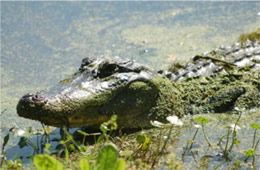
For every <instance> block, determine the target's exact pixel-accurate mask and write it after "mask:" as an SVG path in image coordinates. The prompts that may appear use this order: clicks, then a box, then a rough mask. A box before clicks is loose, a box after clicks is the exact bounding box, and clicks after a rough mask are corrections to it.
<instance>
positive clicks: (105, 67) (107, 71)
mask: <svg viewBox="0 0 260 170" xmlns="http://www.w3.org/2000/svg"><path fill="white" fill-rule="evenodd" d="M116 71H117V64H115V63H104V64H102V66H100V67H99V70H98V74H97V75H98V77H99V78H104V77H108V76H110V75H112V74H113V73H115V72H116Z"/></svg>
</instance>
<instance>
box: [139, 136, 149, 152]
mask: <svg viewBox="0 0 260 170" xmlns="http://www.w3.org/2000/svg"><path fill="white" fill-rule="evenodd" d="M136 141H137V142H138V143H139V144H142V150H146V149H148V147H149V145H150V143H151V139H150V138H148V137H147V136H146V135H145V134H138V135H137V137H136Z"/></svg>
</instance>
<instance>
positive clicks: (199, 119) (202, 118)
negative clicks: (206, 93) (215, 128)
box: [194, 116, 209, 124]
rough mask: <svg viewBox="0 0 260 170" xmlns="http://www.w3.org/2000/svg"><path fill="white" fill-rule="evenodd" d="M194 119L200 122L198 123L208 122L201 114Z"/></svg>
mask: <svg viewBox="0 0 260 170" xmlns="http://www.w3.org/2000/svg"><path fill="white" fill-rule="evenodd" d="M194 121H196V122H198V123H200V124H206V123H209V120H208V119H207V118H205V117H203V116H199V117H196V118H195V119H194Z"/></svg>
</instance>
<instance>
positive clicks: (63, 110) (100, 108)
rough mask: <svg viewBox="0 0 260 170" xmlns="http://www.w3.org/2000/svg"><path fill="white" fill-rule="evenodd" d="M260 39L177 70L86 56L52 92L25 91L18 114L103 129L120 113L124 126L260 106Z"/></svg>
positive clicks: (205, 56)
mask: <svg viewBox="0 0 260 170" xmlns="http://www.w3.org/2000/svg"><path fill="white" fill-rule="evenodd" d="M259 61H260V42H247V43H245V45H244V46H243V47H242V46H240V45H239V44H234V45H233V46H232V47H228V48H226V47H220V48H218V49H216V50H213V51H211V52H207V53H205V54H203V55H200V56H195V57H194V58H193V59H192V60H191V61H190V62H189V63H187V65H185V66H183V67H179V68H177V69H176V68H173V69H171V70H174V72H169V71H159V72H156V71H153V70H151V69H149V68H148V67H146V66H144V65H141V64H138V63H136V62H134V61H131V60H122V59H119V58H114V59H110V58H107V57H103V56H101V57H98V58H95V59H94V58H86V59H84V60H83V61H82V65H81V67H80V69H79V71H78V72H77V73H75V74H74V75H73V76H72V77H71V78H68V79H65V80H63V81H61V82H60V83H59V84H58V85H57V86H55V87H54V88H52V89H50V90H49V91H45V92H40V93H36V94H27V95H25V96H23V97H22V98H21V99H20V101H19V103H18V105H17V113H18V114H19V115H20V116H22V117H25V118H29V119H33V120H38V121H40V122H42V123H45V124H47V125H52V126H57V127H63V126H68V127H87V128H99V126H100V124H101V123H102V122H104V121H107V120H109V118H110V117H111V116H112V115H113V114H116V115H118V121H117V123H118V126H119V127H120V128H128V129H132V128H149V127H152V126H151V124H150V121H151V120H158V121H161V122H166V117H167V116H170V115H177V116H179V117H182V116H183V115H185V114H199V113H210V112H214V113H218V112H229V111H232V110H234V108H236V109H241V110H242V109H246V110H248V109H251V108H255V107H259V106H260V95H259V91H260V73H259V70H260V62H259Z"/></svg>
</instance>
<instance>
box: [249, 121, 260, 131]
mask: <svg viewBox="0 0 260 170" xmlns="http://www.w3.org/2000/svg"><path fill="white" fill-rule="evenodd" d="M250 127H251V128H253V129H257V130H260V125H259V124H258V123H252V124H250Z"/></svg>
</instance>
